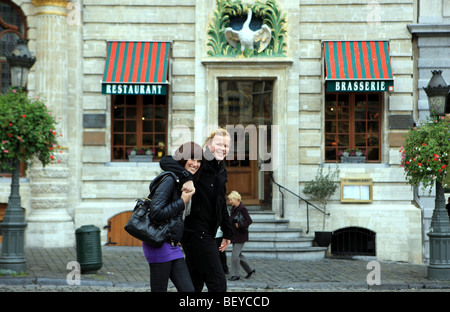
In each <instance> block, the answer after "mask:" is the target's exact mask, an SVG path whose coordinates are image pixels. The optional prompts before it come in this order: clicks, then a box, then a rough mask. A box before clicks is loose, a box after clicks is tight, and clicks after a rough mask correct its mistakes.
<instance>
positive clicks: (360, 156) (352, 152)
mask: <svg viewBox="0 0 450 312" xmlns="http://www.w3.org/2000/svg"><path fill="white" fill-rule="evenodd" d="M365 161H366V151H365V150H361V149H359V148H348V149H346V150H345V151H344V152H343V153H341V162H342V163H364V162H365Z"/></svg>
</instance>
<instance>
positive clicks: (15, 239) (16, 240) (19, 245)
mask: <svg viewBox="0 0 450 312" xmlns="http://www.w3.org/2000/svg"><path fill="white" fill-rule="evenodd" d="M27 42H28V41H27V40H20V39H19V40H17V45H16V46H15V47H14V50H13V51H12V52H11V55H9V56H7V57H6V59H7V60H8V63H9V66H10V72H11V85H12V86H13V87H16V88H20V89H22V90H25V89H26V84H27V78H28V72H29V70H30V68H31V67H32V66H33V64H34V62H36V58H34V57H32V56H31V53H30V51H29V50H28V47H27ZM12 165H13V167H14V170H13V172H12V177H11V193H10V196H9V200H8V206H7V208H6V211H5V216H4V217H3V222H2V225H1V230H2V235H3V241H2V256H1V258H0V268H1V269H5V270H11V271H15V272H25V270H26V260H25V257H24V234H25V227H26V226H27V224H26V223H25V215H24V211H23V209H22V207H21V200H20V194H19V175H20V160H19V159H18V158H16V159H14V161H13V164H12Z"/></svg>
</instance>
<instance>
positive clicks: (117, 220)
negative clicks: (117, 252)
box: [105, 211, 142, 246]
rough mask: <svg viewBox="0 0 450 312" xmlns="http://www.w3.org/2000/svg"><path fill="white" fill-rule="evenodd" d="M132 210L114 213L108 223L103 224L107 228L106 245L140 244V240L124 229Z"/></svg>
mask: <svg viewBox="0 0 450 312" xmlns="http://www.w3.org/2000/svg"><path fill="white" fill-rule="evenodd" d="M132 213H133V211H124V212H121V213H119V214H116V215H115V216H113V217H112V218H110V219H109V220H108V225H107V226H105V228H106V229H108V234H107V238H106V239H107V242H106V244H107V245H111V246H142V242H141V241H140V240H138V239H137V238H134V237H133V236H131V235H130V234H128V233H127V231H125V229H124V226H125V225H126V224H127V222H128V220H129V219H130V216H131V214H132Z"/></svg>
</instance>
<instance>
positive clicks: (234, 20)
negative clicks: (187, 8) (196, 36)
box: [207, 0, 286, 57]
mask: <svg viewBox="0 0 450 312" xmlns="http://www.w3.org/2000/svg"><path fill="white" fill-rule="evenodd" d="M262 1H263V0H257V1H256V2H255V4H253V5H250V4H243V3H242V1H241V0H217V1H216V2H217V9H216V10H215V11H214V16H213V18H212V21H211V23H210V24H209V26H208V43H207V45H208V46H209V47H210V48H211V49H210V50H209V51H208V54H209V55H210V56H237V57H253V56H285V54H286V51H285V48H286V42H285V41H284V39H285V36H286V17H285V14H282V12H281V11H280V9H279V8H278V6H277V4H276V2H275V0H267V1H266V2H262Z"/></svg>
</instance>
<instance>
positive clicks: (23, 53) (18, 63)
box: [6, 39, 36, 90]
mask: <svg viewBox="0 0 450 312" xmlns="http://www.w3.org/2000/svg"><path fill="white" fill-rule="evenodd" d="M27 44H28V40H22V39H18V40H17V44H16V46H15V47H14V50H13V51H12V52H11V54H10V55H9V56H7V57H6V59H7V60H8V64H9V70H10V72H11V86H12V87H20V88H21V89H22V90H25V89H26V85H27V81H28V73H29V72H30V68H31V67H32V66H33V65H34V63H35V62H36V58H35V57H32V56H31V53H30V50H28V46H27Z"/></svg>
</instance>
